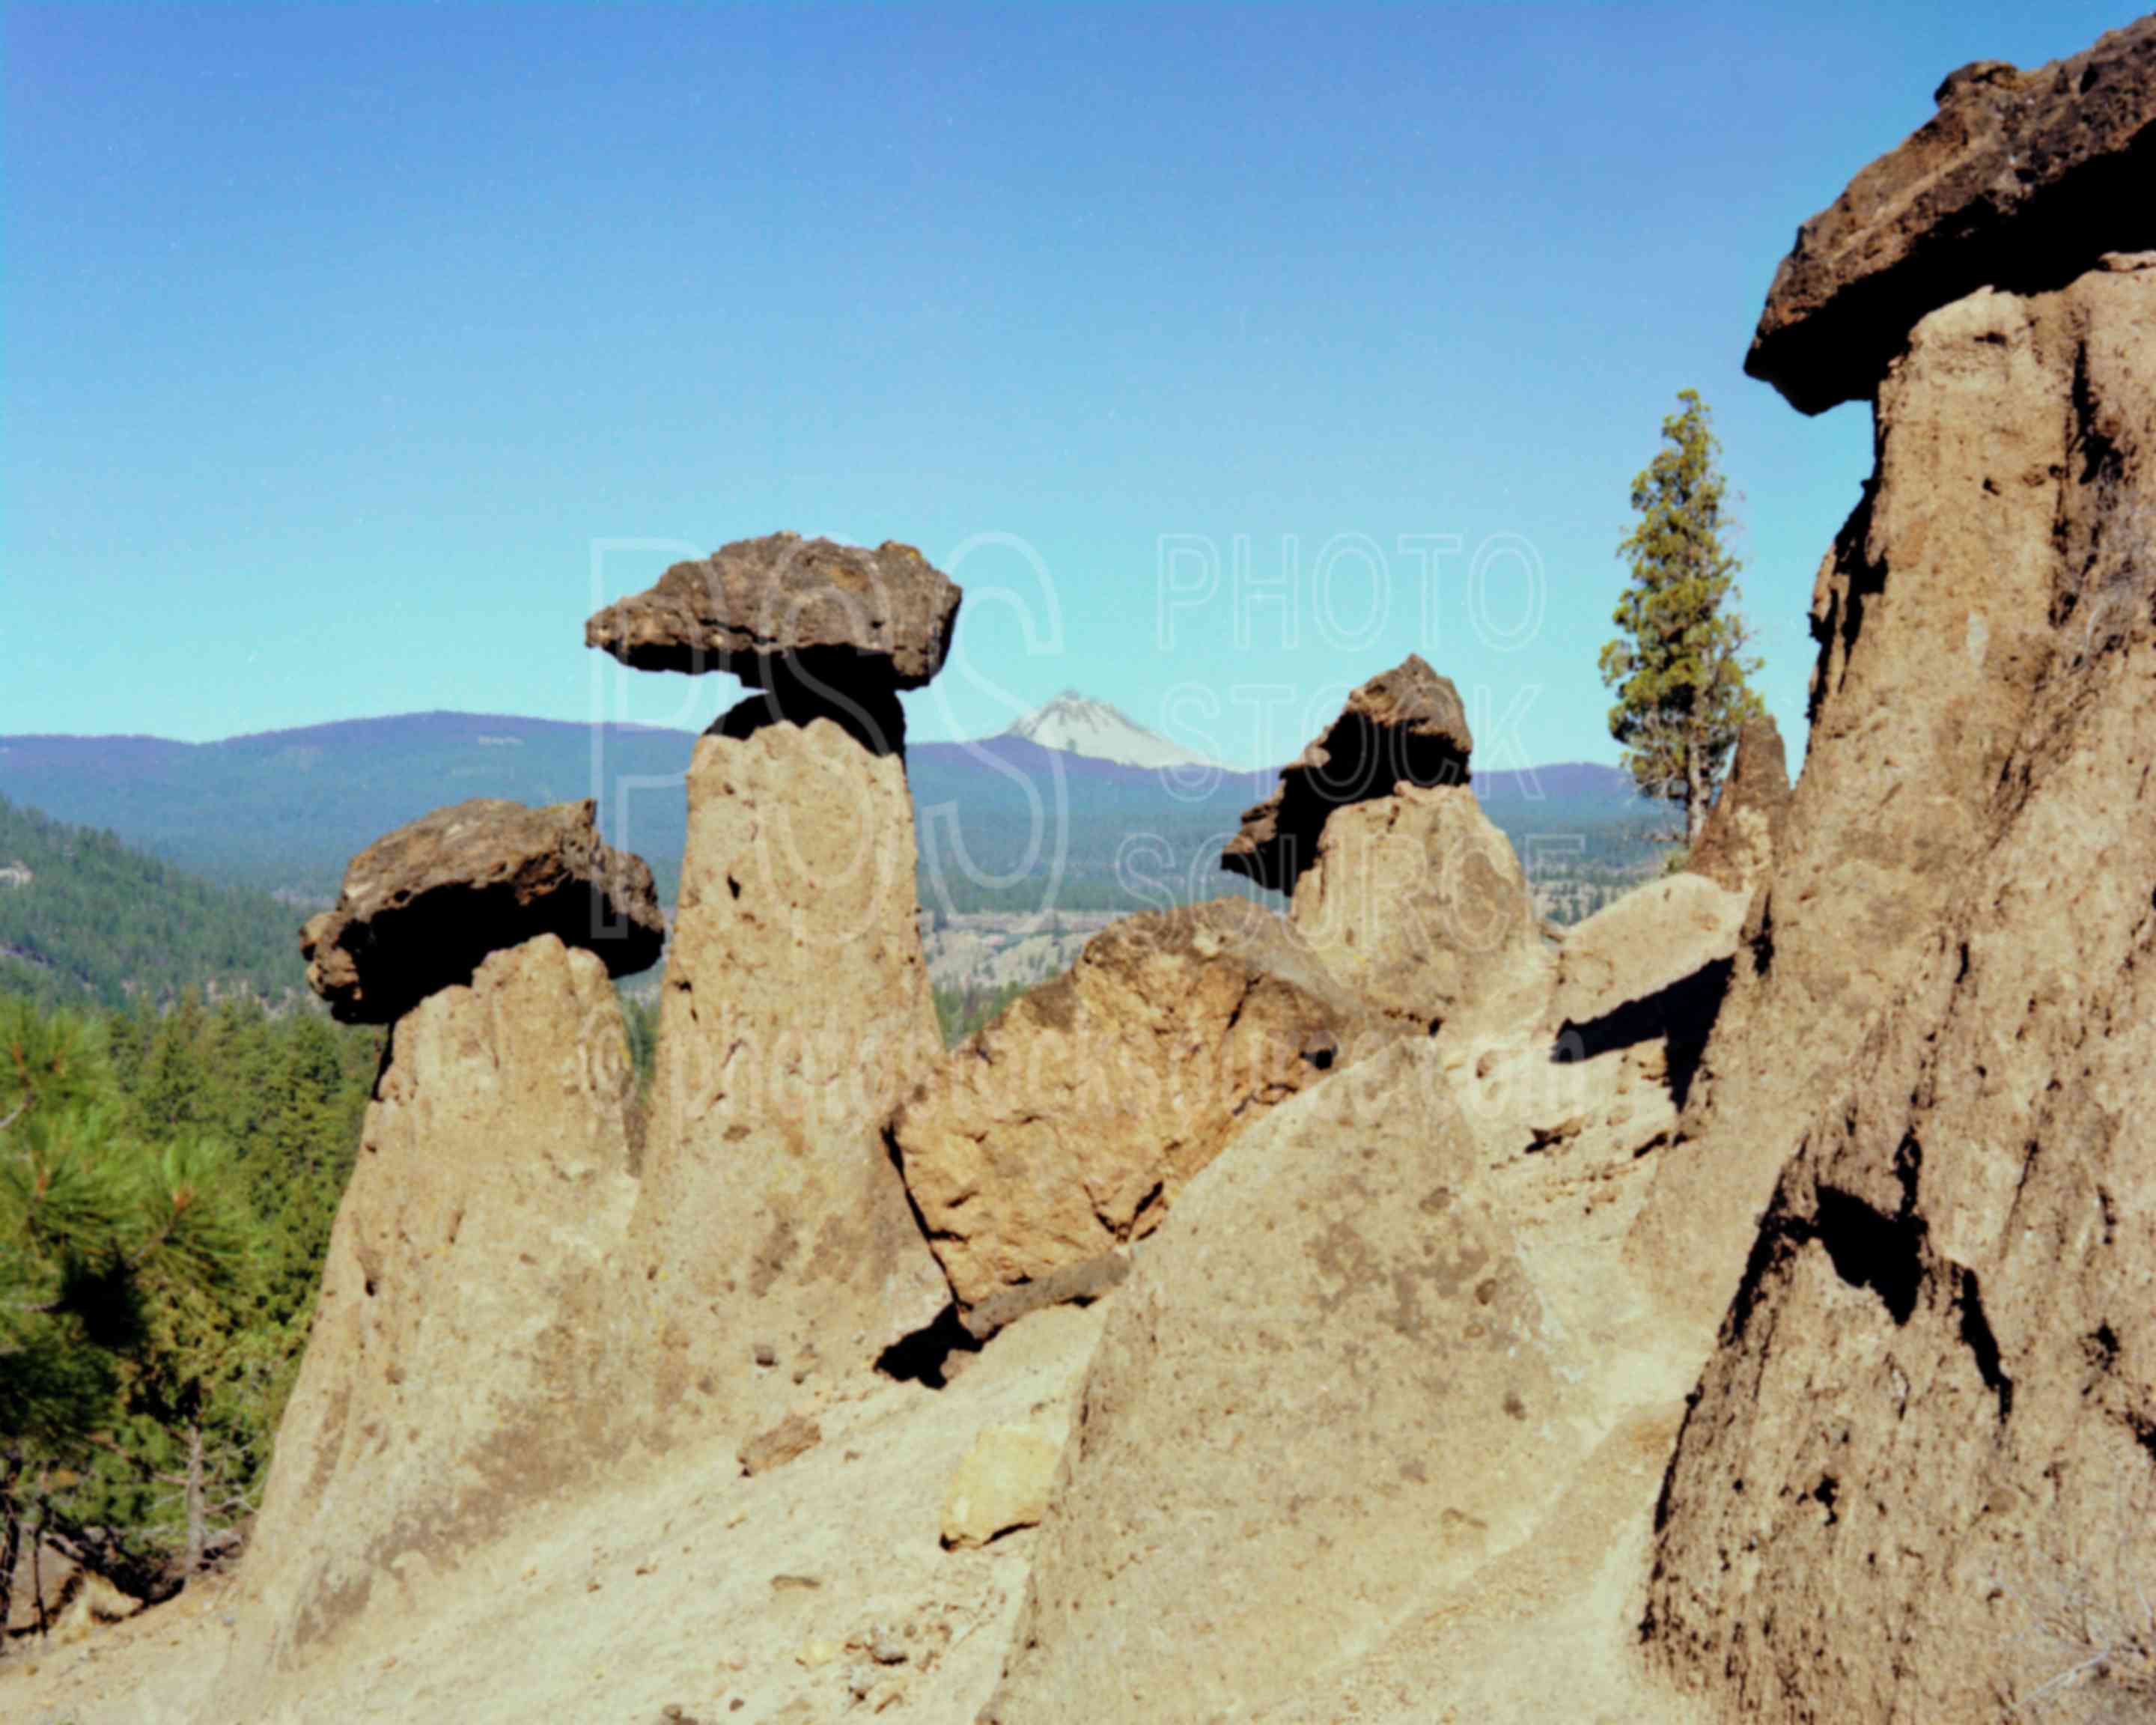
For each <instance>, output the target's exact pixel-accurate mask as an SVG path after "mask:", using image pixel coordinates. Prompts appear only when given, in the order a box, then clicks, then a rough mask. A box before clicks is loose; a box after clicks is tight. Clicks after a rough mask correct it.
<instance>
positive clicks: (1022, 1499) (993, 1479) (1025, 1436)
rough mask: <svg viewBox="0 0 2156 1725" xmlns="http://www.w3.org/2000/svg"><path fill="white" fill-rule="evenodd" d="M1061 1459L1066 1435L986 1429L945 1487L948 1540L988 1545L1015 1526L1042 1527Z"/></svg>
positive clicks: (1020, 1427) (1029, 1429)
mask: <svg viewBox="0 0 2156 1725" xmlns="http://www.w3.org/2000/svg"><path fill="white" fill-rule="evenodd" d="M1062 1459H1063V1444H1062V1440H1060V1439H1059V1438H1054V1437H1050V1435H1048V1434H1047V1433H1046V1432H1044V1431H1039V1430H1035V1429H1034V1428H1033V1427H1031V1426H1027V1425H998V1426H992V1427H991V1428H989V1430H986V1431H984V1432H983V1433H982V1434H981V1435H980V1436H978V1438H976V1439H975V1440H973V1448H972V1449H970V1450H967V1451H966V1459H965V1460H964V1461H961V1462H960V1463H959V1464H958V1466H957V1469H956V1470H955V1471H953V1472H952V1475H951V1479H950V1482H949V1483H948V1484H947V1485H946V1486H944V1488H943V1543H944V1544H945V1545H946V1546H947V1547H961V1546H976V1545H986V1544H987V1543H988V1542H989V1541H990V1540H992V1539H993V1538H997V1537H998V1535H1000V1534H1004V1533H1008V1532H1011V1531H1012V1530H1013V1529H1014V1528H1017V1527H1038V1526H1039V1524H1040V1518H1041V1517H1042V1516H1043V1515H1045V1514H1046V1513H1047V1510H1048V1488H1049V1486H1050V1483H1051V1482H1052V1481H1054V1480H1055V1468H1056V1464H1057V1463H1058V1462H1059V1461H1061V1460H1062Z"/></svg>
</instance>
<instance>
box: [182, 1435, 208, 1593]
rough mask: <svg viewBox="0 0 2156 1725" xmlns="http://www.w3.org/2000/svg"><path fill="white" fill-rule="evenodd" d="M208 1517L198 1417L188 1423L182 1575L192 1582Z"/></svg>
mask: <svg viewBox="0 0 2156 1725" xmlns="http://www.w3.org/2000/svg"><path fill="white" fill-rule="evenodd" d="M208 1538H209V1528H208V1517H207V1516H205V1515H204V1513H203V1433H202V1418H201V1416H200V1415H199V1414H198V1415H197V1416H196V1417H195V1418H194V1419H193V1420H189V1421H187V1568H186V1570H185V1574H186V1576H187V1580H189V1581H193V1579H195V1577H196V1576H198V1575H199V1574H201V1573H202V1566H203V1546H204V1545H205V1544H207V1543H208Z"/></svg>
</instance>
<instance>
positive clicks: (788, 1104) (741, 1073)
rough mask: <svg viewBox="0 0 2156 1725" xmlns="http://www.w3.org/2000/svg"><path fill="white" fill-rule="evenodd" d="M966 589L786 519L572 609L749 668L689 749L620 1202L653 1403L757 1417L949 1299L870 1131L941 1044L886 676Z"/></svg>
mask: <svg viewBox="0 0 2156 1725" xmlns="http://www.w3.org/2000/svg"><path fill="white" fill-rule="evenodd" d="M957 604H958V595H957V588H954V587H952V585H951V583H949V582H948V581H947V580H946V579H945V578H944V577H943V576H942V574H940V573H939V572H937V571H936V570H935V569H933V568H932V567H930V566H929V565H928V564H927V562H925V561H923V560H922V559H921V557H920V555H919V554H918V553H917V552H913V551H911V549H910V548H908V547H902V546H892V545H886V546H885V547H883V548H882V549H881V550H880V551H878V552H860V551H855V550H853V549H850V548H846V547H836V546H833V545H830V544H829V542H825V541H822V540H817V541H812V542H803V541H801V540H799V539H798V538H795V537H793V536H791V535H785V534H780V535H776V536H773V537H771V538H767V539H762V540H753V541H744V542H741V543H740V544H737V545H733V546H729V547H726V549H724V550H723V551H721V552H718V553H717V554H716V556H715V557H713V558H712V559H711V562H710V563H709V564H696V565H682V566H680V567H676V568H675V569H674V570H672V571H670V572H669V573H668V575H667V576H666V578H665V579H664V580H662V581H661V582H660V584H659V586H658V587H657V588H654V589H653V590H652V592H651V593H646V594H644V595H642V596H640V597H639V598H635V599H631V600H628V601H624V603H622V604H620V605H617V606H613V607H611V608H608V610H605V611H603V612H601V613H600V614H598V616H597V617H595V618H593V619H592V623H591V624H590V626H589V629H588V639H591V640H592V641H593V643H595V644H600V645H603V646H606V647H607V648H608V650H610V651H613V652H615V653H616V654H618V655H620V656H622V657H624V658H625V659H627V660H629V662H630V663H631V664H634V665H663V666H667V667H670V668H675V669H683V668H696V669H701V670H718V669H729V670H733V671H735V672H736V673H737V674H738V675H741V676H742V677H743V678H744V680H747V681H749V682H750V683H752V685H754V686H755V687H756V688H757V691H759V692H757V693H756V694H754V695H752V696H750V697H749V698H748V699H747V700H745V701H742V703H741V704H740V705H739V706H736V707H735V708H734V709H733V710H732V711H731V712H729V713H727V714H726V716H725V717H724V718H723V719H721V721H720V722H719V723H717V724H716V725H715V726H712V727H711V730H710V731H709V732H706V734H705V735H704V737H702V738H701V739H700V740H699V742H697V744H696V752H695V755H694V757H692V759H691V761H690V768H689V783H688V795H689V834H688V846H687V850H686V853H685V855H684V857H683V859H682V866H681V891H680V902H679V904H678V906H676V909H675V922H674V937H673V943H672V946H671V947H670V952H669V956H668V960H667V968H666V982H665V992H664V995H663V1001H662V1005H661V1009H660V1050H659V1059H658V1067H657V1072H656V1076H655V1079H654V1085H653V1091H652V1101H651V1115H650V1119H649V1126H648V1130H647V1136H646V1148H645V1152H644V1165H643V1176H644V1182H643V1184H644V1189H643V1192H642V1194H641V1196H640V1198H639V1204H638V1209H637V1215H636V1219H635V1223H634V1254H633V1255H634V1259H635V1261H636V1263H637V1266H638V1269H639V1276H638V1282H639V1287H640V1289H641V1291H642V1294H643V1296H644V1299H645V1300H646V1301H648V1306H649V1323H650V1325H651V1327H653V1329H654V1332H656V1333H657V1334H658V1335H659V1336H660V1352H659V1355H658V1358H657V1359H656V1361H655V1363H654V1368H653V1375H652V1383H651V1390H652V1394H654V1396H655V1398H656V1402H657V1408H658V1411H659V1413H660V1417H661V1419H662V1420H663V1421H668V1422H670V1421H673V1420H677V1419H679V1418H680V1417H681V1416H682V1415H683V1414H684V1413H685V1404H688V1403H690V1402H701V1403H702V1404H706V1405H707V1406H708V1407H710V1408H711V1409H716V1413H717V1416H718V1417H721V1418H729V1419H730V1418H739V1419H741V1420H746V1421H749V1422H751V1423H753V1424H757V1425H759V1426H760V1425H767V1424H769V1423H770V1422H771V1421H772V1420H775V1419H777V1418H778V1417H779V1416H780V1415H781V1414H783V1413H784V1412H785V1411H787V1409H786V1407H785V1405H784V1403H785V1401H786V1399H788V1397H790V1396H791V1395H792V1394H793V1393H794V1378H795V1376H796V1374H797V1373H803V1372H806V1371H809V1370H811V1369H814V1368H817V1367H819V1366H820V1367H821V1368H824V1369H825V1370H827V1371H828V1370H829V1369H830V1368H842V1367H843V1366H844V1364H845V1363H847V1362H849V1361H855V1362H859V1363H866V1362H868V1361H870V1360H872V1359H874V1358H875V1357H876V1355H877V1354H878V1353H879V1352H880V1351H881V1350H882V1349H883V1348H885V1347H887V1346H888V1345H890V1344H891V1343H893V1342H896V1340H898V1339H899V1338H900V1337H902V1336H904V1335H906V1334H907V1333H909V1332H912V1331H914V1330H916V1329H920V1328H923V1327H927V1325H928V1324H930V1323H931V1322H933V1321H934V1319H935V1318H936V1317H937V1314H938V1313H939V1312H941V1311H942V1309H943V1308H944V1307H946V1306H947V1304H948V1302H949V1293H948V1290H947V1286H946V1283H945V1281H944V1278H943V1275H942V1271H941V1270H940V1269H939V1268H938V1267H937V1262H936V1260H935V1258H934V1256H933V1255H932V1254H931V1253H930V1251H929V1250H928V1246H927V1242H926V1241H925V1240H923V1239H922V1237H921V1230H920V1227H919V1225H918V1224H916V1221H915V1219H914V1216H913V1213H912V1210H911V1207H910V1206H909V1204H908V1203H907V1199H906V1191H905V1188H904V1186H903V1184H902V1183H901V1180H900V1178H899V1175H898V1173H897V1170H896V1168H894V1166H893V1165H892V1163H891V1157H890V1155H889V1153H888V1151H887V1149H886V1147H885V1142H884V1136H883V1133H884V1128H885V1124H886V1123H887V1122H888V1121H889V1120H890V1117H891V1111H892V1110H893V1109H894V1108H895V1107H896V1105H897V1103H898V1102H899V1101H900V1100H901V1098H903V1097H904V1096H906V1094H907V1093H908V1092H909V1091H911V1090H912V1088H913V1086H915V1084H916V1083H917V1082H918V1081H920V1080H921V1078H922V1077H924V1076H927V1073H928V1072H929V1071H930V1070H932V1068H933V1067H934V1066H935V1065H937V1063H938V1062H939V1061H940V1060H942V1041H941V1039H940V1037H939V1036H938V1034H937V1029H936V1019H935V1012H934V1008H933V1006H932V1002H931V999H930V996H929V988H928V973H927V964H926V963H925V961H924V959H923V957H922V954H921V936H920V930H919V919H918V911H917V906H916V893H915V885H914V870H915V845H914V829H913V809H912V803H911V800H910V799H909V798H908V795H907V792H906V762H905V752H904V742H905V738H904V732H903V724H904V721H903V717H902V715H901V712H900V710H899V706H898V702H897V700H896V691H899V690H900V689H903V688H908V687H912V686H914V685H917V684H920V683H921V682H925V681H926V680H927V679H928V678H929V677H931V676H932V675H935V672H936V670H937V668H938V667H939V666H940V665H942V660H943V654H944V650H945V648H946V646H947V643H948V640H949V637H950V632H951V628H952V620H953V619H954V618H955V616H956V614H957ZM759 1352H761V1353H762V1354H763V1355H764V1356H766V1357H767V1358H769V1359H770V1360H771V1361H772V1362H773V1364H774V1366H775V1367H776V1369H773V1368H759V1367H757V1365H756V1364H755V1363H754V1360H755V1356H756V1355H757V1353H759ZM764 1390H768V1392H769V1394H768V1396H765V1395H763V1394H762V1392H763V1391H764Z"/></svg>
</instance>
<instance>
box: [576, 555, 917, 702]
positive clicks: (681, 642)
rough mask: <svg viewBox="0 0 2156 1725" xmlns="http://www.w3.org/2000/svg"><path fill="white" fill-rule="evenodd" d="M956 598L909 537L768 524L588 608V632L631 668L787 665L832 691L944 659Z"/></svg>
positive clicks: (735, 669) (904, 679) (776, 672)
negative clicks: (864, 541)
mask: <svg viewBox="0 0 2156 1725" xmlns="http://www.w3.org/2000/svg"><path fill="white" fill-rule="evenodd" d="M958 598H959V593H958V588H957V587H956V586H955V585H954V584H953V583H952V582H951V580H950V579H949V578H948V577H947V576H946V575H944V574H943V572H942V571H941V570H939V569H937V568H936V567H934V566H933V565H932V564H931V563H930V562H929V561H928V560H927V558H926V557H922V556H921V553H920V552H917V551H916V550H915V549H914V548H913V547H911V546H910V545H900V544H898V543H896V542H893V541H889V540H886V541H885V542H884V543H883V544H882V545H880V546H879V547H876V548H875V550H874V551H870V550H867V549H865V548H864V547H860V546H852V545H837V544H834V543H833V542H831V541H830V540H829V539H803V537H802V536H800V535H799V534H798V533H772V534H767V535H766V536H764V537H763V538H761V539H737V540H736V541H735V542H733V543H732V544H731V545H723V546H721V547H719V549H718V550H716V551H715V552H712V553H711V556H710V557H706V559H704V560H703V561H702V562H687V563H676V564H675V565H674V567H672V568H670V569H669V570H668V571H667V572H665V574H664V575H662V576H661V577H660V578H659V581H658V583H657V584H656V585H655V586H654V587H652V588H649V590H648V591H646V592H644V593H638V594H636V595H635V596H634V597H633V598H626V599H621V600H619V601H617V602H616V603H613V604H611V605H609V606H608V607H607V608H605V609H604V610H603V611H601V612H599V613H598V614H597V615H596V616H594V617H593V619H591V621H590V622H588V624H585V625H584V644H586V645H587V646H590V647H598V648H601V649H604V650H605V651H607V652H608V653H611V654H612V655H613V656H614V657H615V658H616V659H619V660H621V662H622V663H623V664H624V665H629V666H630V667H632V668H633V669H634V670H670V671H731V672H732V673H733V674H734V675H736V676H737V677H739V678H740V679H741V680H742V682H744V683H747V685H750V686H751V687H752V688H762V687H767V686H769V685H771V684H772V683H773V680H774V679H775V678H776V677H778V676H780V675H793V676H796V677H798V678H801V679H803V680H806V681H807V682H808V683H810V684H811V685H820V686H821V687H822V688H823V689H824V691H826V692H827V693H828V692H838V691H843V692H850V691H855V689H857V688H861V687H867V688H872V689H880V690H886V691H887V690H891V689H918V688H920V687H921V685H924V684H926V683H927V681H928V680H929V679H930V678H932V677H933V676H934V675H936V673H937V671H938V670H942V665H943V655H944V654H945V653H946V652H947V651H948V650H949V649H950V645H951V633H952V629H954V628H956V626H957V621H958Z"/></svg>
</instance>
